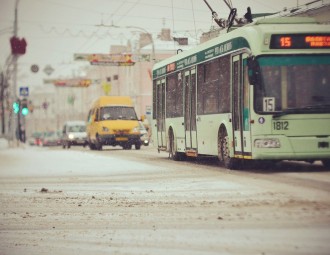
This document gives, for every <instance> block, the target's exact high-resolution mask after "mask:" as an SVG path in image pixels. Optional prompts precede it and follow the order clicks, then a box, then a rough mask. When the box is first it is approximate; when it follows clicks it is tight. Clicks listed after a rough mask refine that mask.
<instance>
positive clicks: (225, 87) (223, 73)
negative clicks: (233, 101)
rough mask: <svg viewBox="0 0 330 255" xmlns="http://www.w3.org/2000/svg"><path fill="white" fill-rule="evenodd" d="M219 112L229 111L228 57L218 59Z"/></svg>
mask: <svg viewBox="0 0 330 255" xmlns="http://www.w3.org/2000/svg"><path fill="white" fill-rule="evenodd" d="M219 73H220V77H219V88H220V89H219V93H220V94H219V112H220V113H226V112H229V111H230V56H229V55H227V56H225V57H222V58H220V72H219Z"/></svg>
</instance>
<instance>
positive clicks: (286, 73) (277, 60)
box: [255, 55, 330, 114]
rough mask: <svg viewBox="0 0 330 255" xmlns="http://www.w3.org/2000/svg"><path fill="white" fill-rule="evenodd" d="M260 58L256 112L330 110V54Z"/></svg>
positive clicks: (256, 88)
mask: <svg viewBox="0 0 330 255" xmlns="http://www.w3.org/2000/svg"><path fill="white" fill-rule="evenodd" d="M258 62H259V65H260V79H259V84H257V86H255V102H256V103H255V110H256V112H263V113H267V112H268V113H279V114H282V113H288V112H290V113H306V112H307V113H308V112H314V113H317V112H320V113H322V112H330V56H329V55H322V56H321V55H312V56H306V55H304V56H299V55H292V56H267V57H260V58H259V59H258Z"/></svg>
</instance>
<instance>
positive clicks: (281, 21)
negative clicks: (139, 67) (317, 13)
mask: <svg viewBox="0 0 330 255" xmlns="http://www.w3.org/2000/svg"><path fill="white" fill-rule="evenodd" d="M281 33H283V34H284V33H292V34H297V33H328V34H329V33H330V25H326V24H319V23H317V22H316V21H315V20H314V19H313V18H309V17H280V18H264V19H259V20H256V21H255V22H253V23H250V24H247V25H245V26H243V27H239V28H237V29H234V30H232V31H230V32H228V33H224V34H220V35H219V36H218V37H216V38H213V39H211V40H209V41H207V42H205V43H202V44H200V45H198V46H196V47H194V48H192V49H190V50H187V51H184V52H181V53H179V54H177V55H174V56H172V57H169V58H167V59H164V60H162V61H160V62H158V63H156V64H155V65H154V67H153V75H154V76H155V77H159V76H161V75H163V74H164V72H167V71H166V70H165V69H164V67H166V66H167V65H170V64H172V63H176V64H177V65H180V64H181V67H182V68H185V67H187V66H189V65H191V62H194V61H195V62H194V64H197V63H201V62H203V61H207V60H209V59H212V58H214V57H216V56H219V55H225V54H228V53H230V52H232V51H235V50H238V49H243V48H246V49H250V51H251V52H252V54H254V55H259V54H260V53H261V52H264V53H266V52H268V53H269V51H271V50H269V45H268V44H266V42H267V38H268V40H270V36H271V34H281ZM266 37H267V38H266ZM228 42H231V44H230V45H227V44H228ZM313 50H314V51H315V49H313ZM318 50H319V51H320V52H329V49H318ZM298 51H299V50H296V51H294V50H292V52H293V53H297V52H298ZM209 52H210V53H209ZM277 52H280V50H278V51H277ZM287 52H289V51H288V50H287ZM300 52H301V50H300ZM178 61H180V63H178ZM161 68H162V69H163V70H160V69H161ZM179 69H181V68H177V69H176V70H179ZM156 70H159V72H158V73H156Z"/></svg>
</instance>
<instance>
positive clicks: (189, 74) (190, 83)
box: [184, 69, 197, 152]
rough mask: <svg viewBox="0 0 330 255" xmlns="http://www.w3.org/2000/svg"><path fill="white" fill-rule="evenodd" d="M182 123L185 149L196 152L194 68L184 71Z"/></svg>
mask: <svg viewBox="0 0 330 255" xmlns="http://www.w3.org/2000/svg"><path fill="white" fill-rule="evenodd" d="M184 99H185V101H184V125H185V133H186V151H188V152H189V150H191V151H196V152H197V133H196V70H195V69H191V70H189V71H186V72H185V73H184Z"/></svg>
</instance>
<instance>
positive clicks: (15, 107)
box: [13, 101, 20, 114]
mask: <svg viewBox="0 0 330 255" xmlns="http://www.w3.org/2000/svg"><path fill="white" fill-rule="evenodd" d="M19 108H20V106H19V102H17V101H15V102H14V103H13V110H14V113H15V114H17V113H19Z"/></svg>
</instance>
